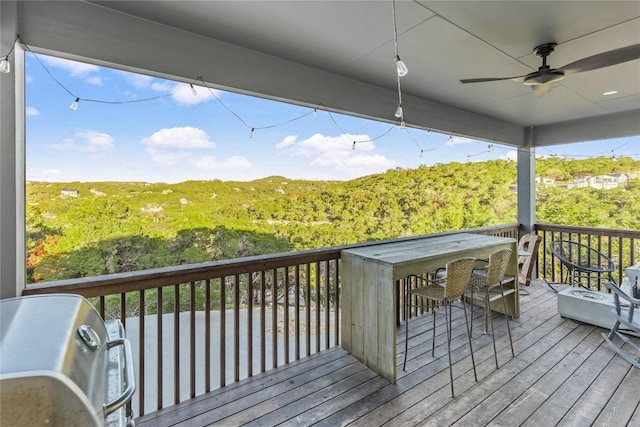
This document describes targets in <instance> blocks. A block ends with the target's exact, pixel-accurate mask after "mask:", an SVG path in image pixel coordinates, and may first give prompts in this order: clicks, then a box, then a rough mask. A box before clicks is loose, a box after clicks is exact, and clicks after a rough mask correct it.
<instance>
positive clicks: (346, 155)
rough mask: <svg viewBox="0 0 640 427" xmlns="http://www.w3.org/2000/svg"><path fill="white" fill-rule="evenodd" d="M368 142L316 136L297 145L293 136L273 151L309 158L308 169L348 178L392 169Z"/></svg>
mask: <svg viewBox="0 0 640 427" xmlns="http://www.w3.org/2000/svg"><path fill="white" fill-rule="evenodd" d="M369 139H370V138H369V137H368V136H367V135H349V134H343V135H340V136H324V135H322V134H319V133H317V134H315V135H312V136H311V137H309V138H307V139H305V140H303V141H300V142H297V136H287V137H286V138H285V139H283V140H282V141H281V142H279V143H278V144H276V148H277V149H279V150H280V151H281V153H283V154H285V155H290V156H294V157H305V158H310V159H311V161H310V162H309V165H310V166H316V167H319V168H322V169H327V168H331V169H334V170H335V171H338V172H340V173H341V174H344V175H347V176H349V177H356V176H361V175H367V174H371V173H376V172H383V171H385V170H387V169H391V168H394V167H396V162H395V161H394V160H391V159H388V158H387V157H385V156H383V155H381V154H375V153H373V151H375V149H376V147H375V145H374V144H373V142H372V141H369ZM354 141H356V144H355V146H354V143H353V142H354ZM358 141H366V142H358ZM354 147H355V148H354Z"/></svg>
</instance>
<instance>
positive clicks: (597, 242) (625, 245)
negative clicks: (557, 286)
mask: <svg viewBox="0 0 640 427" xmlns="http://www.w3.org/2000/svg"><path fill="white" fill-rule="evenodd" d="M535 231H536V232H537V234H538V235H540V236H542V241H541V243H540V251H539V253H538V277H540V278H544V279H546V280H547V281H549V282H553V283H558V282H563V281H564V280H565V279H566V275H567V269H566V267H565V266H564V265H562V264H561V263H560V261H559V260H558V259H557V258H556V257H555V256H554V255H553V254H552V253H551V250H550V249H549V244H550V243H551V242H552V241H554V240H572V241H575V242H578V243H582V244H584V245H587V246H590V247H592V248H594V249H597V250H598V251H600V252H602V253H604V254H605V255H607V256H608V257H609V258H611V259H612V260H613V262H614V264H615V266H616V270H615V271H614V272H613V279H614V280H615V281H616V282H617V283H620V282H621V281H622V278H623V277H624V270H625V268H627V267H629V266H632V265H635V264H637V263H638V262H640V231H637V230H612V229H606V228H588V227H569V226H561V225H549V224H536V225H535ZM604 279H606V277H602V276H596V275H594V278H593V279H589V280H585V283H584V284H583V285H584V286H585V287H588V288H592V289H596V290H602V291H606V288H605V287H604V284H603V280H604Z"/></svg>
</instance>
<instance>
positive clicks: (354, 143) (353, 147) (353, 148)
mask: <svg viewBox="0 0 640 427" xmlns="http://www.w3.org/2000/svg"><path fill="white" fill-rule="evenodd" d="M351 149H352V150H355V149H356V142H355V141H353V146H352V147H351Z"/></svg>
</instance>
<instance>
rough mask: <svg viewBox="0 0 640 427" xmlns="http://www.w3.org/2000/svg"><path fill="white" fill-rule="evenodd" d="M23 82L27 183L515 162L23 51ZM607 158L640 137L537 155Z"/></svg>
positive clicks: (333, 175) (459, 143)
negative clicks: (24, 84) (75, 104)
mask: <svg viewBox="0 0 640 427" xmlns="http://www.w3.org/2000/svg"><path fill="white" fill-rule="evenodd" d="M26 79H27V94H26V96H27V98H26V99H27V102H26V105H27V107H26V114H27V149H26V167H27V180H34V181H57V182H70V181H146V182H167V183H175V182H181V181H185V180H191V179H193V180H208V179H221V180H241V181H247V180H252V179H258V178H262V177H265V176H270V175H282V176H285V177H287V178H291V179H323V180H324V179H330V180H345V179H352V178H356V177H359V176H363V175H369V174H373V173H378V172H384V171H386V170H388V169H392V168H396V167H402V168H415V167H418V166H419V165H421V164H426V165H433V164H435V163H448V162H452V161H458V162H467V161H483V160H489V159H497V158H502V159H511V160H513V159H515V151H514V150H513V148H511V147H507V146H501V145H497V144H488V143H487V142H481V141H474V140H470V139H466V138H460V137H455V136H454V137H451V136H449V135H444V134H439V133H437V132H425V131H422V130H415V129H401V128H399V127H398V126H394V125H390V124H386V123H379V122H375V121H370V120H364V119H360V118H354V117H349V116H344V115H340V114H333V113H332V114H329V113H328V112H326V111H324V110H322V109H318V110H317V111H315V112H314V109H312V108H306V107H297V106H293V105H288V104H284V103H280V102H274V101H268V100H264V99H260V98H255V97H250V96H245V95H239V94H234V93H230V92H223V91H217V90H213V89H210V88H208V87H203V86H202V84H201V83H200V84H195V85H194V87H195V90H196V95H194V94H193V91H192V89H191V87H190V86H189V85H188V84H183V83H176V82H172V81H168V80H162V79H158V78H152V77H148V76H143V75H139V74H133V73H126V72H122V71H118V70H114V69H110V68H105V67H99V66H96V65H90V64H85V63H80V62H74V61H68V60H63V59H60V58H54V57H49V56H46V55H41V54H38V55H37V58H36V57H34V55H33V54H30V53H28V54H27V76H26ZM74 97H79V98H81V101H80V102H79V105H78V108H77V110H75V111H73V110H71V109H70V108H69V106H70V104H71V103H72V102H73V101H74ZM150 98H152V99H150ZM89 99H92V100H97V101H99V102H91V101H88V100H89ZM140 100H145V101H141V102H138V101H140ZM394 107H395V106H390V108H394ZM252 128H254V131H253V132H252V131H251V129H252ZM372 139H374V140H373V141H371V140H372ZM353 141H358V142H357V144H355V149H354V144H353ZM612 154H613V155H616V156H623V155H632V156H633V157H634V158H636V159H638V158H640V138H639V137H633V138H622V139H617V140H610V141H607V142H605V143H603V142H592V143H581V144H569V145H562V146H556V147H549V148H543V149H538V151H537V155H539V156H540V155H542V156H549V155H562V156H577V158H584V157H585V156H590V157H591V156H593V157H595V156H603V155H604V156H611V155H612Z"/></svg>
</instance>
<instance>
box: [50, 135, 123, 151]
mask: <svg viewBox="0 0 640 427" xmlns="http://www.w3.org/2000/svg"><path fill="white" fill-rule="evenodd" d="M51 147H52V148H54V149H56V150H63V151H79V152H82V153H97V152H101V151H107V150H110V149H112V148H113V137H112V136H111V135H109V134H107V133H104V132H99V131H95V130H79V131H76V133H75V134H74V136H73V137H71V138H65V139H63V140H62V142H60V143H57V144H52V145H51Z"/></svg>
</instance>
